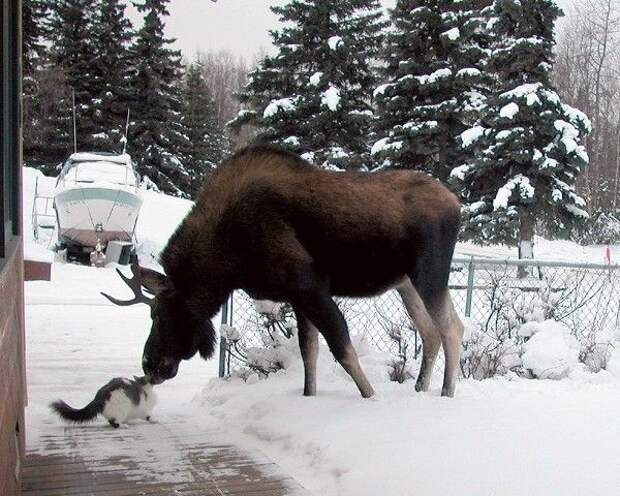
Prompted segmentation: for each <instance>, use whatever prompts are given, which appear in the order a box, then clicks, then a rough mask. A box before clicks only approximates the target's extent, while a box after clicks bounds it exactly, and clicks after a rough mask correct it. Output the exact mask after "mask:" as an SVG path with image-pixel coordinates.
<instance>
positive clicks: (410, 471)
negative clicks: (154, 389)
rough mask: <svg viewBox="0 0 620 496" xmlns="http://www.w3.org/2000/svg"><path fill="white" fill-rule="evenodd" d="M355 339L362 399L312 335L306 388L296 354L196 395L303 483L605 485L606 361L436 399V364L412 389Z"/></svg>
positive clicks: (572, 491)
mask: <svg viewBox="0 0 620 496" xmlns="http://www.w3.org/2000/svg"><path fill="white" fill-rule="evenodd" d="M357 345H358V349H360V350H361V352H360V355H361V360H362V366H363V367H364V370H365V371H366V373H367V375H368V376H369V379H370V380H371V381H372V383H373V386H374V387H375V389H376V391H377V395H376V396H375V397H374V398H373V399H372V400H362V399H361V398H360V397H359V394H358V393H357V391H356V389H355V386H354V385H353V384H352V382H351V380H350V379H348V378H347V377H346V375H345V373H344V372H343V371H342V369H341V367H339V366H338V365H336V364H335V363H334V361H333V360H332V359H331V356H330V355H329V352H328V350H327V349H326V348H324V347H323V348H322V349H321V350H320V357H319V369H318V394H317V396H316V397H313V398H304V397H302V396H301V389H302V388H301V385H302V378H303V368H302V365H301V361H300V359H299V357H296V359H295V360H294V361H293V362H292V363H291V364H290V367H289V368H288V369H287V370H284V371H281V372H278V373H277V374H274V375H272V376H271V377H270V378H269V379H268V380H259V379H258V377H257V376H253V377H252V379H251V380H250V381H248V383H246V382H243V380H241V379H239V378H233V379H230V380H228V381H225V382H222V381H220V380H213V381H211V382H210V383H209V384H207V385H206V386H205V388H204V390H203V392H202V394H201V396H200V397H199V398H198V399H197V401H198V404H199V405H200V407H201V408H202V409H203V411H204V412H205V415H206V416H208V417H209V418H210V422H211V423H213V424H214V425H218V426H219V428H220V429H221V430H222V431H223V432H227V433H231V435H233V436H234V437H235V438H236V439H237V440H238V441H237V442H238V443H239V444H243V445H244V446H252V447H255V448H257V449H260V450H261V451H264V452H265V453H266V454H267V455H268V456H269V457H271V458H272V459H274V460H275V461H276V462H277V463H278V464H280V465H281V466H282V467H283V468H284V469H285V470H286V471H287V472H289V473H290V474H292V475H293V476H294V477H295V478H296V479H297V480H299V481H300V482H301V483H302V485H304V486H305V487H306V488H307V489H309V490H310V491H312V492H313V493H314V494H321V495H325V496H335V495H338V496H367V495H368V496H370V495H376V494H389V495H397V494H412V493H413V492H415V493H416V494H417V493H419V494H424V495H427V496H435V495H437V496H439V495H441V496H443V495H446V494H492V495H494V494H502V495H505V496H517V495H519V496H520V495H523V494H565V495H573V496H577V495H582V494H601V495H605V496H612V495H615V494H616V493H617V488H618V485H619V484H620V474H619V473H618V470H617V466H618V463H620V452H619V451H618V448H617V447H618V443H620V429H617V428H615V426H616V425H617V422H616V420H617V416H618V414H620V394H618V393H619V392H620V382H619V379H618V377H614V376H613V375H612V374H611V373H608V372H601V373H599V374H596V375H594V374H588V375H586V374H581V375H579V374H576V375H575V376H574V377H571V378H568V379H565V380H563V381H544V380H540V381H539V380H527V379H517V378H503V379H492V380H486V381H474V380H461V381H459V384H458V388H457V394H456V397H455V398H453V399H445V398H441V397H440V396H439V393H440V384H441V374H439V373H437V374H436V375H435V376H434V378H433V385H432V388H431V391H430V392H429V393H415V392H414V390H413V383H412V382H406V383H405V384H403V385H400V384H398V383H394V382H390V381H389V380H388V378H387V375H386V369H385V361H384V359H383V357H382V356H379V355H376V354H372V353H371V352H369V351H368V350H364V347H363V346H360V344H359V343H357ZM592 453H596V470H592V469H591V463H590V461H591V457H592ZM551 467H553V469H551ZM525 474H527V475H525Z"/></svg>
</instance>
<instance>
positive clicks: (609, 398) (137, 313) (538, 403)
mask: <svg viewBox="0 0 620 496" xmlns="http://www.w3.org/2000/svg"><path fill="white" fill-rule="evenodd" d="M34 175H35V174H34V172H32V171H28V170H27V171H26V174H25V191H26V193H27V194H26V198H25V217H26V221H27V222H26V226H28V225H29V224H30V221H29V216H30V209H31V206H32V199H31V198H29V197H28V192H32V191H33V186H32V184H33V182H32V181H33V179H32V178H33V177H34ZM145 195H146V198H145V204H144V207H143V209H142V212H141V219H140V224H139V226H138V237H139V239H140V241H141V243H142V245H141V248H140V253H141V256H142V257H143V260H146V259H148V258H149V257H150V256H151V255H153V256H156V254H157V253H158V252H159V250H160V249H161V247H162V246H163V245H164V244H165V241H166V240H167V238H168V236H169V235H170V234H171V233H172V231H173V230H174V227H175V226H176V224H177V223H178V222H179V221H180V220H181V219H182V217H183V216H184V215H185V213H186V212H187V211H188V209H189V208H190V206H191V204H190V203H189V202H184V201H182V200H177V199H174V198H170V197H166V196H165V195H160V194H157V193H152V192H146V193H145ZM29 202H30V203H29ZM29 205H30V209H29V208H28V207H29ZM27 230H28V227H26V231H27ZM26 242H27V244H28V245H29V247H28V249H34V250H38V249H40V248H33V245H32V243H33V240H32V238H30V237H28V235H27V237H26ZM538 246H539V247H540V251H538V252H537V253H536V255H537V256H538V257H541V258H554V259H557V258H565V259H570V260H584V261H591V262H602V261H603V254H604V248H603V247H588V248H581V247H579V246H577V245H575V244H572V243H564V242H546V241H544V240H539V242H538ZM458 252H459V253H460V254H466V255H469V254H472V253H475V254H476V255H482V256H494V255H495V256H506V255H512V256H514V255H515V253H514V250H512V249H506V248H502V247H490V248H489V247H485V248H480V247H476V246H474V245H459V248H458ZM614 254H615V255H617V256H618V259H620V249H618V247H614ZM52 277H53V280H52V282H30V283H27V284H26V303H27V305H26V325H27V369H28V393H29V405H28V409H27V425H28V438H29V439H30V440H31V442H32V441H33V440H35V439H37V438H38V437H39V436H43V435H45V434H46V433H50V432H52V431H54V430H57V429H61V428H62V427H61V424H60V423H59V421H58V419H56V418H55V417H54V416H52V414H51V413H50V412H49V410H48V409H47V404H48V403H49V402H50V401H52V400H54V399H57V398H58V397H61V398H63V399H64V400H66V401H67V402H69V403H70V404H76V405H81V404H85V403H86V402H87V401H88V400H90V399H91V398H92V395H93V394H94V392H95V391H96V390H97V389H98V388H99V387H100V386H101V385H103V384H104V383H105V382H107V381H108V380H109V379H110V378H111V377H113V376H118V375H130V374H139V373H140V357H141V354H142V347H143V344H144V341H145V339H146V336H147V335H148V330H149V327H150V319H149V315H148V311H147V309H146V308H141V307H130V308H118V307H115V306H113V305H111V304H109V303H108V302H107V301H106V300H104V299H103V298H102V297H101V296H100V295H99V291H106V292H109V293H111V294H114V295H118V296H120V297H122V296H123V295H127V296H129V290H128V289H126V288H125V287H123V283H122V282H121V281H120V280H119V279H118V277H117V275H116V274H115V272H114V270H112V268H105V269H92V268H89V267H81V266H76V265H69V264H60V263H55V264H54V267H53V271H52ZM360 348H361V349H360V350H359V351H360V354H361V355H362V364H363V366H364V368H365V370H366V372H367V374H368V376H369V378H370V380H371V382H373V385H374V386H375V389H376V390H377V396H376V397H375V398H373V399H371V400H363V399H361V398H360V397H359V394H358V393H357V391H356V389H355V387H354V385H353V384H352V382H351V381H350V380H349V379H348V378H347V377H346V376H345V374H344V372H343V371H342V369H341V368H340V367H339V366H336V365H335V364H334V362H333V360H332V359H331V356H330V355H329V352H327V350H325V349H322V350H321V358H320V367H319V380H318V395H317V396H316V397H314V398H304V397H302V396H301V391H302V378H303V373H302V367H301V362H300V360H299V356H298V353H297V352H296V348H294V350H295V355H294V356H295V357H296V358H295V359H294V360H293V362H292V366H291V367H290V368H289V369H288V370H286V371H282V372H279V373H277V374H275V375H273V376H272V377H271V378H270V379H268V380H257V377H256V376H254V377H251V379H250V380H248V381H247V382H244V381H242V380H241V379H230V380H220V379H217V378H215V376H216V370H217V363H216V361H215V360H212V361H210V362H204V361H202V360H200V359H198V358H195V359H194V360H192V361H190V362H188V363H185V364H183V365H182V367H181V369H180V372H179V375H178V377H177V378H175V379H174V380H173V381H170V382H169V383H166V384H163V385H162V386H160V387H159V388H158V392H159V397H160V406H159V408H158V409H157V410H156V416H157V417H158V418H159V419H160V420H162V421H166V420H171V419H183V422H184V423H185V424H190V425H192V428H194V429H200V430H204V431H205V432H206V431H209V432H218V433H219V434H220V435H222V436H223V437H225V438H226V439H228V441H229V442H236V443H238V444H239V445H242V446H244V447H249V448H254V449H256V450H261V451H263V452H265V453H266V454H267V455H268V456H269V457H270V458H271V459H273V460H274V461H275V462H276V463H278V464H279V465H280V466H282V467H283V468H284V469H285V470H286V471H288V473H289V474H290V475H292V476H294V477H296V478H297V479H298V480H299V481H300V482H301V483H302V485H304V486H305V487H306V488H308V489H309V490H311V491H313V492H314V494H317V495H325V496H336V495H338V496H349V495H350V496H353V495H355V496H364V495H376V494H385V495H399V496H400V495H404V494H423V495H425V496H431V495H446V494H464V495H493V496H495V495H515V496H516V495H519V496H522V495H545V496H546V495H550V496H551V495H553V496H555V495H558V494H562V495H586V494H596V495H597V496H616V495H617V494H620V470H619V467H620V422H618V419H619V418H620V349H618V348H617V349H616V350H614V353H613V355H612V359H611V363H610V366H609V367H608V370H606V371H602V372H600V373H598V374H591V373H587V372H584V371H583V370H582V369H580V368H577V369H576V370H574V371H573V372H572V373H571V374H569V377H568V378H565V379H563V380H559V381H551V380H527V379H522V378H517V377H513V376H509V377H504V378H498V379H493V380H486V381H481V382H478V381H474V380H461V381H459V384H458V387H457V395H456V398H454V399H445V398H441V397H440V396H439V392H440V387H441V378H440V377H439V376H437V377H434V381H433V387H432V390H431V391H430V392H429V393H415V392H414V391H413V384H412V382H407V383H405V384H403V385H399V384H397V383H393V382H390V381H389V380H388V378H387V367H386V357H385V356H382V355H379V354H376V353H373V352H372V351H370V350H368V349H364V348H365V347H363V346H360ZM167 428H172V429H173V428H174V422H171V423H170V424H169V426H168V427H167ZM104 432H106V431H104ZM101 443H105V440H102V441H101ZM105 449H106V450H111V449H114V446H112V445H110V446H106V447H105Z"/></svg>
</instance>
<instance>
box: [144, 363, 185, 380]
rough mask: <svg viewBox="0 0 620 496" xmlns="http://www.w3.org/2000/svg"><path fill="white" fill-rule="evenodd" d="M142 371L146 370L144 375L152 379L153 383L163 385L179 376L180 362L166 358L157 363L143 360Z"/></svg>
mask: <svg viewBox="0 0 620 496" xmlns="http://www.w3.org/2000/svg"><path fill="white" fill-rule="evenodd" d="M142 369H143V370H144V374H145V375H147V376H148V377H149V378H150V380H151V383H153V384H161V383H162V382H164V381H167V380H168V379H172V378H173V377H175V376H176V375H177V372H178V371H179V362H178V361H177V360H174V359H173V358H168V357H164V358H162V359H160V360H158V361H156V362H152V361H151V360H148V359H143V361H142Z"/></svg>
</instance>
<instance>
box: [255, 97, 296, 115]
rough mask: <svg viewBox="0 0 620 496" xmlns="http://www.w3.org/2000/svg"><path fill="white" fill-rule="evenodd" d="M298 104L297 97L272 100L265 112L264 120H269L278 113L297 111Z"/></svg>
mask: <svg viewBox="0 0 620 496" xmlns="http://www.w3.org/2000/svg"><path fill="white" fill-rule="evenodd" d="M296 103H297V98H296V97H289V98H280V99H278V100H272V101H271V102H270V103H269V105H267V107H265V111H264V112H263V118H264V119H268V118H270V117H273V116H275V115H276V114H277V113H278V112H280V111H282V112H290V111H291V110H295V105H296Z"/></svg>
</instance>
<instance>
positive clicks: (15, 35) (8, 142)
mask: <svg viewBox="0 0 620 496" xmlns="http://www.w3.org/2000/svg"><path fill="white" fill-rule="evenodd" d="M21 36H22V32H21V0H9V1H5V0H3V1H2V2H1V3H0V56H1V62H2V64H0V103H1V104H0V121H1V122H0V124H1V125H0V129H1V130H2V131H1V132H0V496H15V495H18V494H20V476H21V473H20V468H21V462H22V460H23V458H24V454H25V453H24V452H25V437H24V432H25V426H24V407H25V405H26V373H25V369H24V282H23V281H24V274H23V271H24V268H23V246H22V225H21V218H22V215H21V208H22V207H21V205H22V202H21V191H22V188H21V166H22V140H21V133H22V128H21V44H22V38H21Z"/></svg>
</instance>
